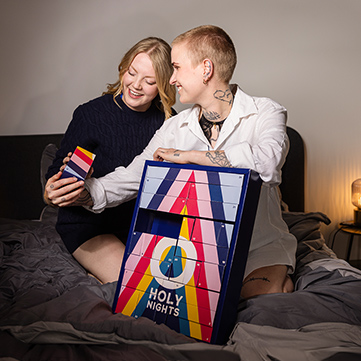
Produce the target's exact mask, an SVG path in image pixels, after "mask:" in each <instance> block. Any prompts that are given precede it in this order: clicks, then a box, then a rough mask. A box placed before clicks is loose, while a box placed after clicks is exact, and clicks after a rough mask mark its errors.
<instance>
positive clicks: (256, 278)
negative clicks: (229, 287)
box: [243, 277, 271, 286]
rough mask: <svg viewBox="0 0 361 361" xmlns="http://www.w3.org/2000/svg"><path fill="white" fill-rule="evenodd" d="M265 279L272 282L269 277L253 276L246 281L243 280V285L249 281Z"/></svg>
mask: <svg viewBox="0 0 361 361" xmlns="http://www.w3.org/2000/svg"><path fill="white" fill-rule="evenodd" d="M257 280H258V281H265V282H271V281H270V280H269V279H268V278H267V277H251V278H250V279H248V280H247V281H246V282H243V286H244V285H245V284H246V283H247V282H252V281H257Z"/></svg>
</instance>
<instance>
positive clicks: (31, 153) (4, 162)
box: [0, 127, 304, 219]
mask: <svg viewBox="0 0 361 361" xmlns="http://www.w3.org/2000/svg"><path fill="white" fill-rule="evenodd" d="M287 133H288V136H289V138H290V143H291V147H290V152H289V154H288V156H287V160H286V163H285V165H284V166H283V169H282V171H283V177H282V178H283V182H282V184H281V186H280V189H281V192H282V198H283V200H284V201H285V202H286V203H287V204H288V206H289V209H290V211H295V212H298V211H299V212H302V211H303V210H304V147H303V141H302V138H301V136H300V135H299V134H298V132H297V131H295V130H294V129H292V128H289V127H288V128H287ZM62 137H63V134H42V135H16V136H0V154H1V156H0V167H1V177H0V217H3V218H12V219H39V216H40V214H41V211H42V209H43V208H44V205H45V204H44V201H43V195H42V187H41V181H40V160H41V156H42V152H43V150H44V148H45V147H46V145H48V144H50V143H53V144H55V145H56V146H58V147H59V145H60V142H61V139H62Z"/></svg>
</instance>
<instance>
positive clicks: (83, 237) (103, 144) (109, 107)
mask: <svg viewBox="0 0 361 361" xmlns="http://www.w3.org/2000/svg"><path fill="white" fill-rule="evenodd" d="M117 102H118V104H119V105H120V107H121V109H120V108H119V107H118V105H117V104H115V102H114V100H113V96H112V95H110V94H107V95H103V96H101V97H99V98H96V99H94V100H91V101H89V102H88V103H86V104H83V105H80V106H79V107H78V108H77V109H76V110H75V111H74V114H73V119H72V121H71V122H70V124H69V127H68V129H67V131H66V133H65V135H64V139H63V140H62V143H61V146H60V149H59V150H58V152H57V153H56V157H55V159H54V162H53V164H52V165H51V166H50V167H49V169H48V173H47V175H46V177H47V178H49V177H51V176H52V175H54V174H55V173H57V172H58V170H59V168H60V167H61V165H62V164H63V159H64V158H65V157H66V155H67V154H68V152H73V151H74V149H75V148H76V147H77V146H80V147H82V148H84V149H86V150H88V151H90V152H92V153H95V154H96V157H95V160H94V163H93V168H94V173H93V175H92V176H93V177H96V178H98V177H101V176H104V175H106V174H107V173H109V172H111V171H113V170H114V169H115V168H116V167H118V166H121V165H122V166H127V165H128V164H130V163H131V161H132V160H133V158H134V157H135V156H136V155H138V154H140V153H141V152H142V151H143V149H144V148H145V147H146V146H147V144H148V142H149V141H150V139H151V138H152V136H153V134H154V133H155V131H156V130H157V129H158V128H159V127H160V126H161V125H162V124H163V122H164V119H165V116H164V113H163V112H161V111H160V110H159V109H158V108H157V107H156V106H155V105H152V106H151V107H150V108H149V109H148V110H147V111H146V112H135V111H133V110H131V109H130V108H128V107H127V106H126V105H125V104H124V103H123V102H122V100H121V99H120V97H117ZM134 203H135V201H131V202H127V203H125V204H122V205H120V206H118V207H115V208H109V209H106V210H105V211H104V212H102V213H101V214H93V213H91V212H90V211H87V210H85V209H83V208H82V207H66V208H60V209H59V214H58V221H57V225H56V229H57V231H58V233H59V234H60V236H61V238H62V239H63V241H64V243H65V245H66V247H67V248H68V250H69V252H71V253H72V252H74V251H75V250H76V249H77V248H78V247H79V246H80V245H81V244H82V243H84V242H85V241H87V240H88V239H90V238H92V237H95V236H97V235H100V234H105V233H113V234H115V235H117V236H118V237H119V238H120V239H121V240H122V241H123V242H125V241H126V237H127V235H128V231H129V226H130V221H131V217H132V215H133V209H134Z"/></svg>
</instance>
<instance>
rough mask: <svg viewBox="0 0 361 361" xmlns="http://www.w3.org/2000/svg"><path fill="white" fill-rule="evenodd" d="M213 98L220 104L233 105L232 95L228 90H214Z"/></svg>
mask: <svg viewBox="0 0 361 361" xmlns="http://www.w3.org/2000/svg"><path fill="white" fill-rule="evenodd" d="M213 96H214V97H215V98H216V99H218V100H220V101H222V102H226V103H228V104H229V105H231V104H232V103H233V94H232V92H231V90H230V89H227V90H225V91H223V90H216V91H215V92H214V93H213Z"/></svg>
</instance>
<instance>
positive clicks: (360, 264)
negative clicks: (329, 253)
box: [331, 221, 361, 269]
mask: <svg viewBox="0 0 361 361" xmlns="http://www.w3.org/2000/svg"><path fill="white" fill-rule="evenodd" d="M338 226H339V228H338V230H337V231H336V232H335V234H334V235H333V239H332V244H331V248H332V249H333V246H334V243H335V240H336V236H337V235H338V234H339V233H346V234H348V235H349V239H348V248H347V254H346V258H345V260H346V261H347V262H349V263H350V264H351V265H352V266H354V267H357V268H360V269H361V260H352V261H350V255H351V250H352V244H353V240H354V237H355V236H361V226H356V225H355V224H354V223H353V222H352V221H347V222H341V223H340V224H339V225H338Z"/></svg>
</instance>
